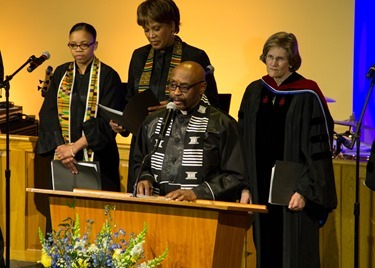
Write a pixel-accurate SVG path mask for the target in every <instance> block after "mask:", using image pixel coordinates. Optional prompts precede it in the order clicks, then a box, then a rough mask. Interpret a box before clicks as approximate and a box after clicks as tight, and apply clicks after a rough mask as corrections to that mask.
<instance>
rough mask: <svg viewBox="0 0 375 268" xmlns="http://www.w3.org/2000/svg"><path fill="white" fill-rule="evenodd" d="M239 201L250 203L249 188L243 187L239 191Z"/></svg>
mask: <svg viewBox="0 0 375 268" xmlns="http://www.w3.org/2000/svg"><path fill="white" fill-rule="evenodd" d="M240 203H242V204H251V203H252V201H251V194H250V190H249V189H246V188H245V189H243V190H242V192H241V200H240Z"/></svg>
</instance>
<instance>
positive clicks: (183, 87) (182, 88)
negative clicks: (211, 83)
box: [167, 81, 205, 93]
mask: <svg viewBox="0 0 375 268" xmlns="http://www.w3.org/2000/svg"><path fill="white" fill-rule="evenodd" d="M202 83H205V82H204V81H199V82H197V83H194V84H192V85H189V84H181V85H177V84H176V83H169V84H168V85H167V87H168V89H169V90H171V91H175V90H176V89H177V88H179V89H180V91H181V92H182V93H188V92H189V90H190V89H191V88H192V87H195V86H196V85H199V84H202Z"/></svg>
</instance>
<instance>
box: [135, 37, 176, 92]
mask: <svg viewBox="0 0 375 268" xmlns="http://www.w3.org/2000/svg"><path fill="white" fill-rule="evenodd" d="M154 52H155V50H154V49H153V48H151V50H150V53H149V54H148V56H147V60H146V63H145V67H144V68H143V72H142V75H141V78H140V80H139V89H138V92H142V91H145V90H146V89H149V88H150V80H151V74H152V66H153V63H154ZM181 59H182V41H181V39H180V38H179V37H178V36H175V40H174V44H173V52H172V59H171V62H170V65H169V71H168V79H167V81H169V77H170V76H171V73H172V70H173V69H174V68H175V67H176V66H177V65H179V64H180V63H181ZM165 95H167V96H169V91H168V89H167V87H165Z"/></svg>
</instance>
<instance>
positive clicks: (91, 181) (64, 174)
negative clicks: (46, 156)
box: [51, 160, 102, 191]
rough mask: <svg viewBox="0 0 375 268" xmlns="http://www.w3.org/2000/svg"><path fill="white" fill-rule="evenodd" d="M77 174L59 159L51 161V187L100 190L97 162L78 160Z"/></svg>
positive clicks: (70, 189) (64, 189) (62, 189)
mask: <svg viewBox="0 0 375 268" xmlns="http://www.w3.org/2000/svg"><path fill="white" fill-rule="evenodd" d="M76 167H77V169H78V174H73V173H72V172H71V171H70V170H69V169H68V168H67V167H66V166H64V164H63V163H61V161H59V160H52V161H51V173H52V189H53V190H61V191H73V189H74V188H82V189H92V190H101V189H102V183H101V179H100V167H99V162H97V161H94V162H86V161H78V163H77V164H76Z"/></svg>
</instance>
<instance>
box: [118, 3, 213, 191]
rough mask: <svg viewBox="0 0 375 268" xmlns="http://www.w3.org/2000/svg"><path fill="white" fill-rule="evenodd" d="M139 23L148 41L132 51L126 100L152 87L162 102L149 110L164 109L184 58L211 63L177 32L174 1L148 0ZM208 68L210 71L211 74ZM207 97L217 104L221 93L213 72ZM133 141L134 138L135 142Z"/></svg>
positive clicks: (130, 183)
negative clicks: (171, 81) (172, 76)
mask: <svg viewBox="0 0 375 268" xmlns="http://www.w3.org/2000/svg"><path fill="white" fill-rule="evenodd" d="M137 23H138V25H139V26H141V27H142V28H143V31H144V34H145V36H146V38H147V40H148V42H149V44H148V45H146V46H143V47H140V48H138V49H136V50H135V51H134V52H133V55H132V58H131V61H130V66H129V73H128V84H127V97H126V102H127V101H128V100H129V99H130V98H132V97H134V96H135V95H136V94H138V93H139V92H140V91H143V90H146V89H151V90H152V92H153V93H154V94H155V96H156V97H157V98H158V100H159V101H160V106H156V107H150V108H149V110H150V111H155V110H158V109H162V108H164V107H165V106H166V105H167V103H168V99H169V92H168V90H167V88H166V85H167V82H168V81H169V77H170V74H171V71H172V70H173V68H174V67H176V66H177V65H178V64H179V63H181V62H183V61H188V60H191V61H195V62H197V63H199V64H200V65H201V66H202V67H203V68H204V69H206V68H207V66H211V63H210V60H209V58H208V56H207V54H206V52H205V51H203V50H201V49H199V48H196V47H193V46H191V45H188V44H187V43H185V42H183V41H182V40H181V38H180V37H178V36H177V34H178V33H179V31H180V11H179V9H178V7H177V5H176V4H175V2H174V1H173V0H146V1H144V2H142V3H141V4H140V5H139V6H138V9H137ZM209 72H210V71H208V72H207V73H209ZM206 81H207V89H206V93H205V94H206V96H207V98H208V100H209V101H210V104H211V105H213V106H217V105H218V103H219V101H218V92H217V87H216V81H215V78H214V75H213V73H212V71H211V73H209V74H207V75H206ZM111 125H112V127H113V129H114V130H115V131H117V132H121V133H122V135H124V136H126V135H127V133H126V132H124V131H125V130H124V129H122V128H121V127H120V126H118V125H117V124H114V123H111ZM133 144H134V140H132V145H133ZM132 148H133V146H131V152H130V157H129V159H130V163H129V176H128V187H127V190H128V192H132V191H133V186H134V175H133V172H132V157H131V156H132Z"/></svg>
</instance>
